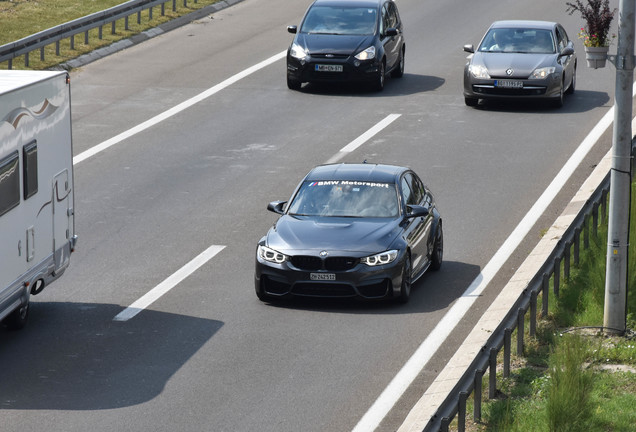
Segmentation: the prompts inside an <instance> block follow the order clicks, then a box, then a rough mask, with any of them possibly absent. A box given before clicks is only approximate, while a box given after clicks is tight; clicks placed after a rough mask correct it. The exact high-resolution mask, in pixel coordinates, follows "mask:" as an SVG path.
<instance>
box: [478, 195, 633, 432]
mask: <svg viewBox="0 0 636 432" xmlns="http://www.w3.org/2000/svg"><path fill="white" fill-rule="evenodd" d="M632 197H633V199H632V203H631V204H632V205H631V213H630V214H631V215H632V218H633V215H635V214H636V183H633V184H632ZM632 222H633V221H632ZM634 245H636V224H635V223H631V224H630V250H629V256H630V257H632V258H631V259H630V262H629V271H628V275H629V281H628V293H634V292H635V291H634V290H636V259H634V258H633V257H636V247H635V246H634ZM606 252H607V221H601V225H600V226H599V229H598V234H597V235H596V236H594V235H593V234H591V235H590V248H589V249H582V250H581V259H580V263H579V266H578V267H576V268H573V269H572V271H571V273H570V278H569V279H568V280H566V281H564V284H563V285H562V286H561V289H560V292H559V297H558V298H552V297H553V293H552V292H550V296H551V298H550V312H549V314H548V316H547V317H545V318H542V319H541V320H540V321H539V323H538V327H537V332H536V336H535V337H534V338H530V337H529V335H528V330H526V335H525V340H526V341H528V342H527V343H526V345H525V352H524V355H523V356H522V357H515V358H513V365H512V366H511V374H510V376H509V377H508V378H504V377H503V373H502V372H498V376H497V383H498V388H497V390H498V391H497V397H496V398H495V399H493V400H488V387H487V377H486V378H485V379H484V385H483V389H484V393H483V395H482V400H483V401H484V405H483V406H482V419H481V422H478V423H475V422H471V420H472V418H468V419H467V423H468V425H467V429H468V430H469V431H473V432H474V431H480V432H490V431H505V432H522V431H523V432H535V431H536V432H545V431H551V432H557V431H558V432H580V431H586V432H606V431H613V432H619V431H624V432H628V431H629V432H631V431H633V430H634V425H636V333H635V332H634V329H636V296H634V295H629V294H628V297H627V302H628V305H627V309H628V314H627V328H628V331H627V332H626V334H625V336H622V337H617V336H609V335H608V334H607V333H604V332H602V330H601V327H602V326H603V314H604V308H603V304H604V301H605V266H606ZM538 302H539V304H541V300H540V299H539V301H538ZM513 343H514V342H513ZM500 360H501V359H500ZM498 369H502V368H501V367H499V368H498ZM469 412H472V407H469Z"/></svg>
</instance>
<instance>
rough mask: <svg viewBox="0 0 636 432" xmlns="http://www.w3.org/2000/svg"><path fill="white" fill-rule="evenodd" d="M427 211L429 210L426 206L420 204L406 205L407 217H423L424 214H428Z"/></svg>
mask: <svg viewBox="0 0 636 432" xmlns="http://www.w3.org/2000/svg"><path fill="white" fill-rule="evenodd" d="M429 213H430V210H429V208H428V207H424V206H420V205H410V206H406V217H407V218H417V217H425V216H428V214H429Z"/></svg>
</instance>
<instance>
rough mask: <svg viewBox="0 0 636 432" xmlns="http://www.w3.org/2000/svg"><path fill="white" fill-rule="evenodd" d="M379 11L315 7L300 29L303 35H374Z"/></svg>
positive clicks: (340, 7) (356, 8) (360, 8)
mask: <svg viewBox="0 0 636 432" xmlns="http://www.w3.org/2000/svg"><path fill="white" fill-rule="evenodd" d="M376 24H377V11H376V10H375V9H373V8H368V7H342V6H314V7H312V8H311V9H310V10H309V11H308V12H307V16H306V17H305V20H304V21H303V23H302V26H301V28H300V32H301V33H313V34H337V35H372V34H374V33H375V30H376Z"/></svg>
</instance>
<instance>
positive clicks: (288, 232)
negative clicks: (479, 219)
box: [255, 164, 444, 302]
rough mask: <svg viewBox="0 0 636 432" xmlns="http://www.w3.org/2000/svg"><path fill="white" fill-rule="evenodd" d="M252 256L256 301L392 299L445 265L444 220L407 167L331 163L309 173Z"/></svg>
mask: <svg viewBox="0 0 636 432" xmlns="http://www.w3.org/2000/svg"><path fill="white" fill-rule="evenodd" d="M267 208H268V210H270V211H273V212H275V213H278V214H280V215H281V216H280V218H279V219H278V220H277V221H276V223H275V224H274V226H273V227H272V228H270V230H269V232H268V233H267V235H266V236H265V237H263V238H262V239H261V240H260V241H259V242H258V246H257V250H256V271H255V287H256V295H257V296H258V298H259V299H261V300H263V301H268V300H273V299H276V298H281V297H292V296H304V297H332V298H348V297H356V298H362V299H385V298H396V299H398V300H399V301H402V302H406V301H408V299H409V296H410V292H411V284H412V283H413V282H414V281H416V280H417V279H418V278H419V277H420V276H422V275H423V274H424V272H425V271H426V270H427V269H429V268H430V269H431V270H438V269H439V268H440V267H441V265H442V256H443V243H444V241H443V233H442V218H441V216H440V214H439V212H438V210H437V207H436V206H435V200H434V198H433V195H432V193H431V191H430V190H429V189H428V188H427V187H426V186H424V184H423V183H422V181H421V180H420V178H419V177H418V176H417V175H416V174H415V173H414V172H413V171H411V170H410V169H408V168H404V167H398V166H392V165H375V164H332V165H321V166H318V167H316V168H314V169H313V170H312V171H311V172H310V173H309V174H307V176H305V178H304V179H303V180H302V181H301V182H300V184H299V185H298V187H297V188H296V190H295V191H294V193H293V195H292V197H291V199H290V201H289V202H286V201H275V202H272V203H270V204H269V205H268V207H267Z"/></svg>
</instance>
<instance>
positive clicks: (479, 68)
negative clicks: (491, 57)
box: [468, 64, 490, 79]
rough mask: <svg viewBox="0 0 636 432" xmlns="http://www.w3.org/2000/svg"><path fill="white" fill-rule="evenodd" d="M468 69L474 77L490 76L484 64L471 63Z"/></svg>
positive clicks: (485, 77)
mask: <svg viewBox="0 0 636 432" xmlns="http://www.w3.org/2000/svg"><path fill="white" fill-rule="evenodd" d="M468 71H469V72H470V73H471V74H472V76H474V77H475V78H484V79H488V78H490V75H488V68H486V66H484V65H472V64H471V65H470V66H468Z"/></svg>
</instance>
